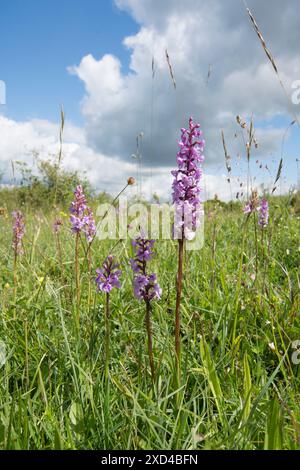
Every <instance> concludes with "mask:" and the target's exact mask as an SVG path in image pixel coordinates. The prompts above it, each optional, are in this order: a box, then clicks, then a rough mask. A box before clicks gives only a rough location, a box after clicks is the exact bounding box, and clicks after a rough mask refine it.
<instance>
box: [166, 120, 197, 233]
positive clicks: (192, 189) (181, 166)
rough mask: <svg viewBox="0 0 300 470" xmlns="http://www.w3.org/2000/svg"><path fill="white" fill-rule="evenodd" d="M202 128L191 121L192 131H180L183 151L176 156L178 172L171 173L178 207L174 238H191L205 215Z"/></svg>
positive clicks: (190, 128)
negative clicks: (202, 184) (203, 213)
mask: <svg viewBox="0 0 300 470" xmlns="http://www.w3.org/2000/svg"><path fill="white" fill-rule="evenodd" d="M199 129H200V125H199V124H196V123H194V121H193V119H192V118H190V120H189V129H184V128H183V129H181V140H180V142H179V147H180V150H179V152H178V154H177V164H178V169H177V170H174V171H172V172H171V174H172V175H173V176H174V180H173V185H172V189H173V194H172V197H173V203H174V204H175V222H174V237H175V238H178V239H182V238H187V239H190V240H191V239H192V238H193V236H195V230H196V229H197V227H198V226H199V223H200V215H201V213H202V212H203V210H202V205H201V199H200V192H201V189H200V186H199V183H200V180H201V177H202V169H201V168H200V167H199V164H201V163H202V162H203V161H204V156H203V154H202V152H203V150H204V146H205V141H204V140H201V136H202V131H200V130H199Z"/></svg>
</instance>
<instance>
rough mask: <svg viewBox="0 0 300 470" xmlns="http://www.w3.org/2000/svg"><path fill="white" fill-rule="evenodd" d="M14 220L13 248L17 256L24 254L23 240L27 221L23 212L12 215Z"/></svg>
mask: <svg viewBox="0 0 300 470" xmlns="http://www.w3.org/2000/svg"><path fill="white" fill-rule="evenodd" d="M12 216H13V218H14V223H13V242H12V247H13V249H14V251H15V253H16V254H22V253H23V249H22V239H23V237H24V234H25V220H24V216H23V214H22V212H21V211H15V212H13V213H12Z"/></svg>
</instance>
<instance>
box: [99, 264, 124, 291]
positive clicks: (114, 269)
mask: <svg viewBox="0 0 300 470" xmlns="http://www.w3.org/2000/svg"><path fill="white" fill-rule="evenodd" d="M118 268H119V265H118V264H117V263H115V262H114V257H113V256H112V255H109V256H108V257H107V258H106V260H105V261H104V263H103V264H102V268H101V269H96V273H97V274H98V276H97V278H96V284H97V288H98V291H99V292H106V293H107V294H109V293H110V292H111V290H112V289H113V288H114V287H115V288H117V289H120V287H121V284H120V280H119V278H120V276H121V274H122V272H121V271H120V270H119V269H118Z"/></svg>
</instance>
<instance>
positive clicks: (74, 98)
mask: <svg viewBox="0 0 300 470" xmlns="http://www.w3.org/2000/svg"><path fill="white" fill-rule="evenodd" d="M137 30H138V25H137V24H136V23H135V22H134V20H133V19H132V18H131V17H130V16H129V15H128V14H127V13H125V12H122V11H120V10H119V9H118V8H117V7H116V6H115V4H114V3H113V2H112V1H110V0H85V1H82V0H42V1H39V0H25V1H24V0H13V1H9V0H6V1H5V2H1V23H0V37H1V41H0V79H1V80H4V81H5V82H6V87H7V98H6V101H7V105H6V110H5V111H6V115H7V116H9V117H12V118H13V119H17V120H24V119H28V118H29V119H30V118H42V119H49V120H54V121H55V120H57V119H58V115H59V107H60V104H61V103H63V104H64V106H65V111H66V114H67V116H68V118H69V119H71V120H72V121H73V122H74V123H78V124H79V123H82V116H81V113H80V101H81V99H82V97H83V93H84V86H83V84H82V82H80V81H79V80H78V78H77V77H74V76H72V75H70V74H69V73H68V71H67V67H68V66H72V65H75V64H78V63H79V62H80V60H81V59H82V57H84V56H85V55H87V54H92V55H93V56H94V57H96V58H99V57H101V56H103V55H104V54H105V53H108V52H109V53H112V54H115V55H116V56H118V57H119V58H120V60H121V62H122V66H123V70H124V72H126V71H127V67H128V61H129V53H128V51H127V50H126V48H125V47H124V46H123V45H122V41H123V39H124V37H125V36H128V35H130V34H134V33H136V32H137Z"/></svg>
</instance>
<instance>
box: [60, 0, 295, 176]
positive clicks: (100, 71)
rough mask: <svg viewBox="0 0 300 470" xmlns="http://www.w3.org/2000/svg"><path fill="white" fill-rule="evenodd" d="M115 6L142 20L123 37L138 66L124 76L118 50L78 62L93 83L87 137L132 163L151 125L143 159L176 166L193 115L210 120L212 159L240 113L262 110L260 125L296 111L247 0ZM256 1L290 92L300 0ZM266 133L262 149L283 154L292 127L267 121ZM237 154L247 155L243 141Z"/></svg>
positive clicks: (128, 0) (86, 108)
mask: <svg viewBox="0 0 300 470" xmlns="http://www.w3.org/2000/svg"><path fill="white" fill-rule="evenodd" d="M116 4H117V6H118V7H119V8H121V9H125V10H126V11H128V12H129V13H130V14H131V15H132V16H133V17H134V18H135V19H136V21H138V22H139V23H141V28H140V30H139V32H138V33H137V34H135V35H134V36H130V37H126V38H125V39H124V46H125V47H126V48H127V49H128V50H129V53H130V70H129V72H128V73H123V72H122V67H121V63H120V61H119V60H118V58H116V57H114V56H112V55H105V56H104V57H102V58H99V59H97V58H95V57H93V56H91V55H88V56H86V57H84V58H83V59H82V61H81V63H80V64H79V65H77V66H73V67H71V68H70V69H69V70H70V71H71V72H72V73H73V74H76V75H77V76H78V77H79V78H80V79H81V80H82V81H83V82H84V84H85V90H86V94H85V97H84V99H83V102H82V112H83V115H84V117H85V120H86V135H87V139H88V141H89V144H90V145H91V146H92V148H94V149H95V150H96V151H101V152H103V153H105V154H107V155H110V156H113V155H118V156H119V157H120V158H121V159H123V160H124V161H128V159H129V158H130V155H131V154H132V153H133V151H134V149H135V138H136V135H137V134H138V133H139V132H140V131H141V130H142V131H143V132H144V139H143V161H144V164H145V165H146V166H149V165H152V166H154V167H161V166H170V165H172V164H173V165H174V164H175V158H176V151H177V145H176V142H177V139H178V135H179V129H180V127H182V126H183V125H185V124H186V122H187V118H188V117H189V115H193V116H194V117H195V118H196V119H197V120H200V122H201V124H202V126H203V130H204V133H205V137H206V141H207V147H206V158H207V162H208V163H212V164H214V163H216V162H219V161H220V159H222V158H223V152H222V146H221V139H220V131H221V129H222V128H224V129H225V131H226V134H227V135H228V136H229V138H230V139H232V138H233V136H234V133H235V132H236V122H235V117H236V115H237V114H242V115H244V117H250V115H252V114H253V115H254V118H255V119H256V120H259V121H260V122H261V121H263V120H266V119H268V120H270V119H272V118H273V117H274V116H280V115H283V116H288V115H289V112H290V110H289V105H288V103H287V101H286V97H285V96H284V93H283V91H282V89H281V88H280V85H279V83H278V81H277V79H276V76H275V74H274V70H273V69H272V67H271V65H270V64H269V62H268V60H267V58H266V56H265V53H264V51H263V50H262V48H261V45H260V43H259V41H258V39H257V37H256V36H255V33H254V32H253V30H252V26H251V23H250V21H249V18H248V16H247V13H246V11H245V8H244V6H243V4H242V2H239V1H236V0H228V1H227V2H223V1H221V0H215V1H214V2H211V1H209V0H201V1H200V0H198V1H190V0H186V1H185V2H182V1H181V0H165V1H164V2H161V3H160V6H159V8H157V1H155V0H116ZM249 4H250V7H251V9H253V11H254V13H255V15H256V17H257V20H258V22H259V23H260V24H261V27H262V30H263V31H265V33H266V34H265V35H266V39H267V40H268V42H269V43H270V46H271V50H274V53H276V54H275V55H276V58H277V60H278V63H279V65H280V70H281V76H282V79H283V80H284V82H285V83H286V86H287V89H290V86H291V83H292V81H293V80H295V79H297V77H300V63H299V61H298V59H297V54H298V51H297V44H298V43H299V40H300V30H299V28H298V27H297V24H296V23H297V21H296V19H295V17H296V16H297V15H296V13H295V12H298V13H300V5H299V3H298V2H297V1H295V0H290V2H289V4H288V5H285V6H284V7H283V6H282V2H280V1H279V0H274V1H273V2H272V7H270V4H269V3H268V5H267V6H266V4H265V3H264V2H259V1H258V0H253V1H252V2H249ZM270 25H272V27H270ZM283 37H284V38H285V40H284V41H282V38H283ZM286 44H289V46H286ZM166 48H167V49H168V52H169V55H170V58H171V62H172V66H173V70H174V74H175V79H176V83H177V90H176V92H175V91H174V89H173V88H172V83H171V80H170V76H169V71H168V67H167V63H166V59H165V49H166ZM152 57H154V59H155V77H154V80H152V70H151V61H152ZM209 68H210V70H211V76H210V79H209V81H208V82H207V73H208V70H209ZM291 106H292V105H291ZM259 132H260V134H261V135H262V134H264V136H263V137H262V142H264V145H261V146H260V148H259V151H258V156H259V157H261V156H262V155H263V154H269V153H275V152H276V151H277V150H278V148H279V147H280V143H281V139H282V135H283V132H284V129H279V130H278V132H276V131H274V130H272V129H271V130H270V129H266V126H263V127H261V129H260V130H259ZM271 136H272V138H271ZM237 152H240V153H241V152H242V147H241V146H240V148H239V149H238V150H237Z"/></svg>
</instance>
